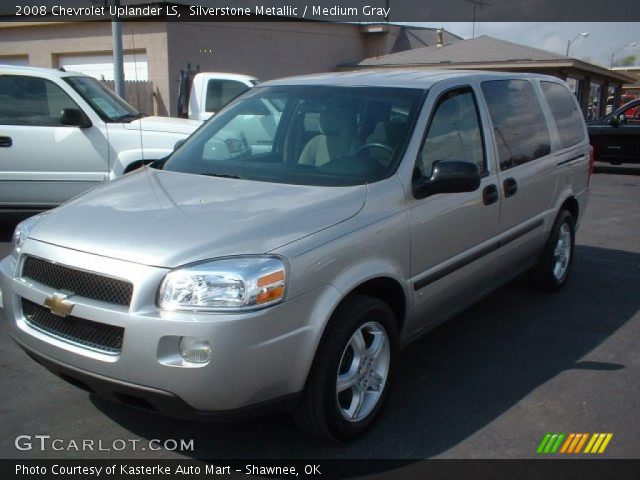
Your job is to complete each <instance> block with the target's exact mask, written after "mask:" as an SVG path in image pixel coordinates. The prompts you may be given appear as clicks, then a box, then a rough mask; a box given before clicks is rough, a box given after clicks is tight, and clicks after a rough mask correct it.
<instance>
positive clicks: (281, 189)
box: [29, 167, 367, 268]
mask: <svg viewBox="0 0 640 480" xmlns="http://www.w3.org/2000/svg"><path fill="white" fill-rule="evenodd" d="M366 195H367V187H366V186H362V185H361V186H353V187H313V186H303V185H287V184H280V183H267V182H256V181H249V180H236V179H229V178H218V177H207V176H202V175H193V174H187V173H177V172H168V171H161V170H154V169H152V168H148V167H147V168H144V169H141V170H139V171H137V172H135V173H131V174H129V175H125V176H124V177H121V178H119V179H117V180H114V181H112V182H109V183H107V184H105V185H104V186H102V187H100V188H97V189H95V190H92V191H90V192H88V193H86V194H84V195H82V196H81V197H78V198H77V199H75V200H73V201H71V202H69V203H67V204H65V205H63V206H61V207H58V208H57V209H55V210H52V211H51V212H50V213H49V214H48V215H46V216H44V217H43V218H42V220H40V221H39V222H38V223H37V224H36V225H35V226H34V227H33V229H32V231H31V232H30V234H29V237H30V238H33V239H36V240H40V241H43V242H47V243H51V244H54V245H59V246H62V247H67V248H71V249H74V250H79V251H83V252H89V253H94V254H97V255H102V256H107V257H112V258H118V259H122V260H127V261H131V262H136V263H141V264H145V265H153V266H159V267H167V268H173V267H177V266H179V265H184V264H186V263H190V262H195V261H199V260H205V259H209V258H215V257H223V256H228V255H240V254H259V253H266V252H269V251H271V250H274V249H276V248H278V247H280V246H282V245H284V244H287V243H289V242H292V241H294V240H298V239H300V238H302V237H304V236H307V235H310V234H312V233H314V232H317V231H320V230H323V229H325V228H328V227H330V226H332V225H335V224H337V223H340V222H342V221H344V220H346V219H348V218H350V217H352V216H354V215H355V214H357V213H358V212H359V211H360V210H361V208H362V206H363V205H364V202H365V198H366Z"/></svg>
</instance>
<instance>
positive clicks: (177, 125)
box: [123, 117, 202, 134]
mask: <svg viewBox="0 0 640 480" xmlns="http://www.w3.org/2000/svg"><path fill="white" fill-rule="evenodd" d="M123 125H124V128H125V129H126V130H142V131H143V132H166V133H184V134H190V133H191V132H193V131H194V130H195V129H196V128H198V127H199V126H200V125H202V122H198V121H196V120H187V119H186V118H169V117H142V118H140V119H138V120H134V121H133V122H130V123H125V124H123Z"/></svg>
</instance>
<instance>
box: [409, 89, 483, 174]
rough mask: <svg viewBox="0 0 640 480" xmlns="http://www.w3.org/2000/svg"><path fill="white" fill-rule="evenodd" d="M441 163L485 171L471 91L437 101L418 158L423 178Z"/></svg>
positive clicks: (448, 94)
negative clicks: (473, 166) (451, 162)
mask: <svg viewBox="0 0 640 480" xmlns="http://www.w3.org/2000/svg"><path fill="white" fill-rule="evenodd" d="M440 160H455V161H463V162H470V163H475V164H476V165H477V166H478V168H479V169H480V171H481V172H483V171H486V162H485V155H484V144H483V140H482V129H481V128H480V117H479V115H478V109H477V106H476V102H475V97H474V94H473V91H472V90H471V88H470V87H469V88H463V89H459V90H452V91H450V92H447V93H445V94H444V95H443V96H442V97H441V98H440V99H439V100H438V103H437V106H436V109H435V113H434V114H433V117H432V118H431V122H430V124H429V129H428V131H427V135H426V136H425V139H424V142H423V144H422V148H421V149H420V154H419V156H418V168H419V170H420V173H421V174H422V176H423V177H430V176H431V173H432V171H433V164H434V163H435V162H437V161H440Z"/></svg>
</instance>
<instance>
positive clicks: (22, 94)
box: [0, 75, 78, 127]
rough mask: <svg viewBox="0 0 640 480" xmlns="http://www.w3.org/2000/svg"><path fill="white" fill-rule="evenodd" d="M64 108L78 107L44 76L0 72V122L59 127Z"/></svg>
mask: <svg viewBox="0 0 640 480" xmlns="http://www.w3.org/2000/svg"><path fill="white" fill-rule="evenodd" d="M65 108H78V106H77V105H76V104H75V102H74V101H73V100H71V98H69V96H68V95H67V94H66V93H65V92H64V91H63V90H62V89H61V88H60V87H58V86H57V85H56V84H55V83H53V82H50V81H49V80H45V79H44V78H37V77H28V76H23V75H0V125H28V126H43V127H57V126H61V125H62V123H61V122H60V120H61V118H62V110H64V109H65Z"/></svg>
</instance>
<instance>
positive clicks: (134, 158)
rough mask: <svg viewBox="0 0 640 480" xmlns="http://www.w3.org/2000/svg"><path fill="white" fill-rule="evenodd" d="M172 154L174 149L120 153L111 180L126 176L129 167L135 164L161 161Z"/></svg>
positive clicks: (112, 170) (125, 151)
mask: <svg viewBox="0 0 640 480" xmlns="http://www.w3.org/2000/svg"><path fill="white" fill-rule="evenodd" d="M171 152H173V148H133V149H130V150H123V151H121V152H120V153H118V155H117V156H116V159H115V162H113V165H112V167H111V171H110V172H109V180H113V179H114V178H117V177H119V176H121V175H122V174H124V172H125V170H126V169H127V167H128V166H129V165H131V164H132V163H133V162H138V161H141V160H142V161H147V160H149V161H153V160H160V159H161V158H164V157H166V156H167V155H169V154H170V153H171Z"/></svg>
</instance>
